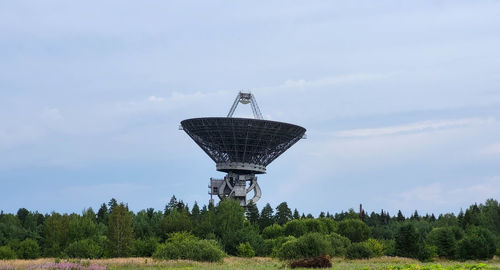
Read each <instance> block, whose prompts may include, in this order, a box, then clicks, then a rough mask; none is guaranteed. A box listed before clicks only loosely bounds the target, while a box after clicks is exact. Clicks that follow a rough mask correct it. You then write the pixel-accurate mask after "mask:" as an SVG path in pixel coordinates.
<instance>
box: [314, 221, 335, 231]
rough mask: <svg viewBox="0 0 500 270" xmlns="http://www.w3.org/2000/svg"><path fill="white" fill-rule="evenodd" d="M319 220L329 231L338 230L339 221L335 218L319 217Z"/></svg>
mask: <svg viewBox="0 0 500 270" xmlns="http://www.w3.org/2000/svg"><path fill="white" fill-rule="evenodd" d="M318 221H319V222H321V224H322V226H323V227H324V228H325V229H326V232H327V233H333V232H336V231H337V228H338V224H337V222H335V220H333V219H331V218H318Z"/></svg>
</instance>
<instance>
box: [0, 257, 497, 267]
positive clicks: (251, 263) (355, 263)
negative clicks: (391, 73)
mask: <svg viewBox="0 0 500 270" xmlns="http://www.w3.org/2000/svg"><path fill="white" fill-rule="evenodd" d="M0 269H1V270H6V269H33V270H34V269H68V270H69V269H89V270H104V269H117V270H119V269H192V270H196V269H200V270H203V269H222V270H225V269H227V270H229V269H241V270H246V269H248V270H250V269H262V270H267V269H290V267H289V266H288V265H287V264H286V263H284V262H283V261H280V260H277V259H272V258H267V257H266V258H264V257H254V258H240V257H226V258H224V261H223V262H220V263H208V262H195V261H189V260H167V261H165V260H154V259H152V258H112V259H93V260H89V259H69V260H60V259H51V258H43V259H36V260H0ZM330 269H338V270H340V269H346V270H357V269H383V270H396V269H398V270H414V269H415V270H417V269H418V270H426V269H429V270H439V269H450V270H462V269H464V270H465V269H467V270H480V269H500V258H498V257H495V258H494V259H492V260H488V261H481V262H480V261H467V262H457V261H447V260H442V261H440V260H438V261H434V262H430V263H422V262H419V261H418V260H414V259H409V258H401V257H378V258H372V259H365V260H346V259H340V258H335V259H333V260H332V268H330Z"/></svg>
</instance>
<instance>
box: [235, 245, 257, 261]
mask: <svg viewBox="0 0 500 270" xmlns="http://www.w3.org/2000/svg"><path fill="white" fill-rule="evenodd" d="M254 256H255V251H254V250H253V248H252V246H251V245H250V243H248V242H246V243H241V244H239V245H238V257H246V258H252V257H254Z"/></svg>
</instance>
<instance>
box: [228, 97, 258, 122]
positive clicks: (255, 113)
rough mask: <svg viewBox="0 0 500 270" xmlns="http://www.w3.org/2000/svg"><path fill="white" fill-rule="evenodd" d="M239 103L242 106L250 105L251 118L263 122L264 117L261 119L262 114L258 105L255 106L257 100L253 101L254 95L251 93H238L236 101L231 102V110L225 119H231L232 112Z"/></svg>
mask: <svg viewBox="0 0 500 270" xmlns="http://www.w3.org/2000/svg"><path fill="white" fill-rule="evenodd" d="M239 103H243V104H248V103H250V105H252V112H253V117H254V118H255V119H261V120H263V119H264V117H262V113H261V112H260V109H259V105H257V100H256V99H255V97H254V95H252V93H250V92H249V93H243V92H239V93H238V95H237V96H236V99H235V100H234V102H233V106H231V109H230V110H229V113H228V114H227V117H233V114H234V111H235V110H236V107H238V104H239Z"/></svg>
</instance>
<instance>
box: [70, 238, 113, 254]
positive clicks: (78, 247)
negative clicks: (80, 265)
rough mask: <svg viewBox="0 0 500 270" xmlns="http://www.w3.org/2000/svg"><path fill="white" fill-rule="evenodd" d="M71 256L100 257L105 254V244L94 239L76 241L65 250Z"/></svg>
mask: <svg viewBox="0 0 500 270" xmlns="http://www.w3.org/2000/svg"><path fill="white" fill-rule="evenodd" d="M64 253H65V254H66V255H67V256H68V257H70V258H85V259H98V258H102V257H103V255H104V246H103V245H100V244H99V243H97V242H96V241H94V240H93V239H83V240H79V241H75V242H73V243H71V244H69V246H68V247H67V248H66V249H65V250H64Z"/></svg>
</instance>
